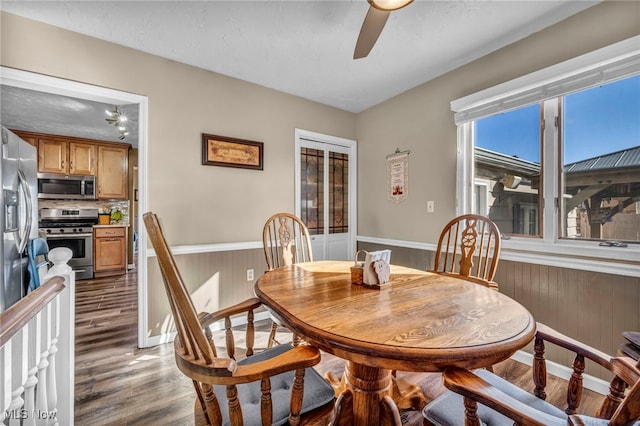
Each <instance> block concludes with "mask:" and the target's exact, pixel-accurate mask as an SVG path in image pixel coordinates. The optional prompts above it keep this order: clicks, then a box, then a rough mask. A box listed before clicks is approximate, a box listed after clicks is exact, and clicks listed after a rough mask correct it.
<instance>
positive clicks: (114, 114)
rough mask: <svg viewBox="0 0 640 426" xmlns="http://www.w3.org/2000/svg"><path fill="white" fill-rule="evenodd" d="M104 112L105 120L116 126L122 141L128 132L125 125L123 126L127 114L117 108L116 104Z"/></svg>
mask: <svg viewBox="0 0 640 426" xmlns="http://www.w3.org/2000/svg"><path fill="white" fill-rule="evenodd" d="M105 113H106V114H107V118H105V121H106V122H107V123H109V124H111V125H114V126H116V128H117V129H118V131H119V132H120V140H121V141H123V140H124V138H126V137H127V135H128V134H129V132H128V131H127V127H126V126H125V124H126V123H127V116H126V115H125V114H124V112H122V111H120V110H119V109H118V106H117V105H116V106H115V107H114V108H113V110H106V111H105Z"/></svg>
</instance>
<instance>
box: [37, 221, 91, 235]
mask: <svg viewBox="0 0 640 426" xmlns="http://www.w3.org/2000/svg"><path fill="white" fill-rule="evenodd" d="M93 225H94V224H92V223H76V224H69V225H64V226H60V225H56V226H47V225H43V224H40V226H39V229H40V231H43V232H44V233H45V234H47V235H62V234H68V235H75V234H90V233H91V232H93Z"/></svg>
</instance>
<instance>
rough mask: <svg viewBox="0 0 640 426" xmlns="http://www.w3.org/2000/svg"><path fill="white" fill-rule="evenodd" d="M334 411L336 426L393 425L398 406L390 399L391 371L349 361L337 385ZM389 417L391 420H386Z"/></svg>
mask: <svg viewBox="0 0 640 426" xmlns="http://www.w3.org/2000/svg"><path fill="white" fill-rule="evenodd" d="M338 392H340V394H339V396H338V400H337V401H336V411H335V420H334V424H335V425H341V424H352V425H354V426H370V425H378V424H383V423H385V422H383V420H386V421H388V422H390V423H391V424H395V423H396V421H395V419H399V413H398V408H397V407H396V405H395V404H394V403H393V400H392V399H391V398H385V397H387V396H389V395H390V393H391V370H386V369H382V368H375V367H369V366H366V365H362V364H357V363H354V362H351V361H348V362H347V364H346V366H345V372H344V374H343V375H342V379H341V380H340V383H339V385H337V386H336V394H338ZM389 417H391V419H389Z"/></svg>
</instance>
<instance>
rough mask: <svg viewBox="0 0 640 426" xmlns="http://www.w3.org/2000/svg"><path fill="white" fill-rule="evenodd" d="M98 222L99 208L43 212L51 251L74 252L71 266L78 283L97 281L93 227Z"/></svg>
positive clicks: (44, 227) (41, 212)
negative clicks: (94, 279)
mask: <svg viewBox="0 0 640 426" xmlns="http://www.w3.org/2000/svg"><path fill="white" fill-rule="evenodd" d="M97 223H98V209H93V208H87V209H47V208H43V209H40V222H39V224H40V232H41V233H42V234H44V236H45V238H46V240H47V244H48V246H49V249H50V250H51V249H53V248H56V247H66V248H68V249H70V250H71V252H72V253H73V257H72V258H71V260H70V261H69V266H71V268H72V269H73V270H74V271H75V272H76V279H77V280H84V279H91V278H93V225H95V224H97Z"/></svg>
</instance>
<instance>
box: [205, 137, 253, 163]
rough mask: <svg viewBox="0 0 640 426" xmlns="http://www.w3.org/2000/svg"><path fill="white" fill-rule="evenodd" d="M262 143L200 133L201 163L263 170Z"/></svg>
mask: <svg viewBox="0 0 640 426" xmlns="http://www.w3.org/2000/svg"><path fill="white" fill-rule="evenodd" d="M263 149H264V143H262V142H255V141H249V140H245V139H236V138H229V137H226V136H218V135H210V134H206V133H203V134H202V164H203V165H206V166H222V167H236V168H241V169H254V170H263Z"/></svg>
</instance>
